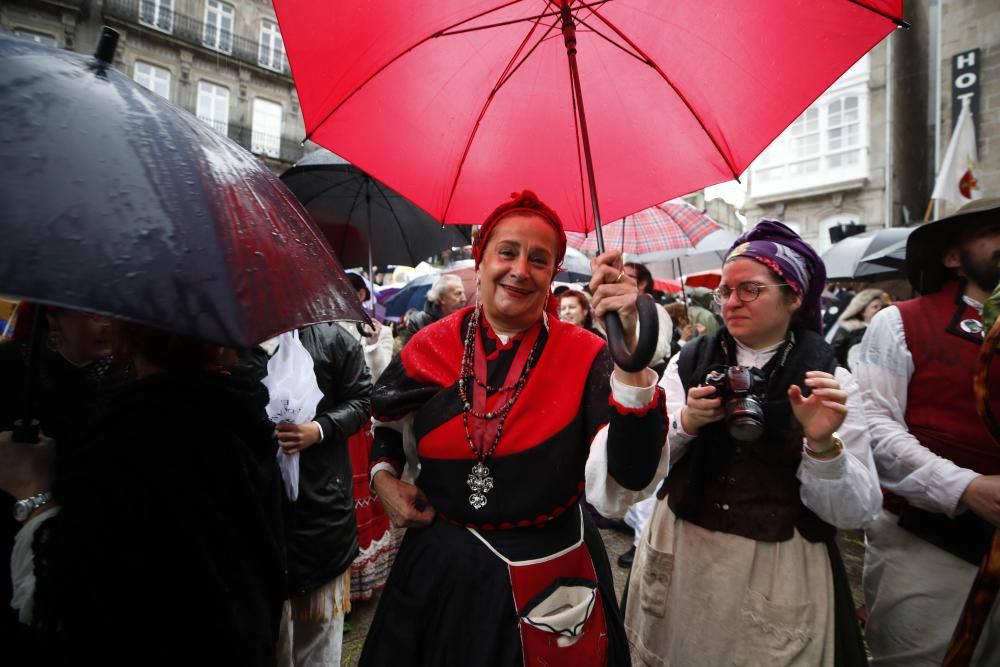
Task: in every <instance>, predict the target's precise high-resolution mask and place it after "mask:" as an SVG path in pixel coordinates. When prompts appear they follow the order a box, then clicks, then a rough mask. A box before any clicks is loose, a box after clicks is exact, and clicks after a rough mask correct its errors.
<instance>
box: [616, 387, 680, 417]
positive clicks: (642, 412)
mask: <svg viewBox="0 0 1000 667" xmlns="http://www.w3.org/2000/svg"><path fill="white" fill-rule="evenodd" d="M608 404H609V405H611V406H612V407H613V408H614V409H615V410H617V411H618V414H620V415H623V416H624V415H633V416H635V417H645V416H646V415H647V414H649V411H650V410H654V409H662V410H665V409H666V404H667V394H666V392H665V391H663V387H659V386H658V387H656V390H655V391H654V392H653V399H652V400H651V401H650V402H649V403H647V404H646V405H644V406H642V407H641V408H627V407H625V406H624V405H622V404H621V403H619V402H618V401H616V400H615V397H614V394H610V395H609V396H608Z"/></svg>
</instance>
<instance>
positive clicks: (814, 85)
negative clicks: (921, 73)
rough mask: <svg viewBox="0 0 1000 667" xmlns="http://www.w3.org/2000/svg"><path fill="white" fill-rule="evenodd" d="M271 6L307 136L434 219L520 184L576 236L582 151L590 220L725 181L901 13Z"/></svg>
mask: <svg viewBox="0 0 1000 667" xmlns="http://www.w3.org/2000/svg"><path fill="white" fill-rule="evenodd" d="M563 7H566V8H567V9H568V10H569V12H570V17H569V18H570V21H571V23H572V25H575V29H576V33H575V53H576V56H575V58H576V62H577V63H578V71H579V83H580V90H579V92H581V93H582V97H581V96H580V95H577V94H576V92H577V91H574V87H573V86H571V81H570V79H571V75H570V71H569V69H570V68H568V67H567V62H568V60H567V45H566V43H565V42H564V39H563V38H562V34H561V30H562V24H561V21H562V19H561V17H560V13H561V9H562V8H563ZM274 8H275V11H276V13H277V16H278V21H279V23H280V26H281V33H282V36H283V39H284V44H285V48H286V50H287V53H288V58H289V62H290V63H291V69H292V72H293V74H294V77H295V83H296V89H297V91H298V95H299V100H300V102H301V105H302V112H303V117H304V120H305V126H306V131H307V133H308V137H309V138H310V139H312V140H313V141H315V142H317V143H319V144H321V145H323V146H325V147H327V148H329V149H330V150H333V151H335V152H336V153H337V154H339V155H342V156H344V157H345V158H347V159H348V160H350V161H351V162H352V163H353V164H356V165H357V166H358V167H360V168H361V169H364V170H365V171H367V172H368V173H371V174H373V175H375V176H376V177H378V178H379V179H380V180H381V181H383V182H385V183H387V184H388V185H390V186H391V187H392V188H394V189H395V190H396V191H397V192H399V193H400V194H402V195H403V196H405V197H407V198H408V199H410V200H411V201H413V202H415V203H416V204H417V205H418V206H420V207H421V208H423V209H424V210H426V211H427V212H429V213H430V214H431V215H432V216H433V217H434V218H436V219H438V220H440V221H442V222H444V223H459V224H469V223H477V224H478V223H479V222H481V221H482V220H483V219H485V217H486V215H487V214H488V213H489V212H490V211H491V210H492V209H493V208H494V207H495V206H496V205H497V204H499V203H500V202H502V201H504V200H506V199H507V198H508V197H509V195H510V192H511V191H512V190H519V189H522V188H530V189H532V190H534V191H535V192H536V193H537V194H538V195H539V196H540V197H541V199H542V200H544V201H545V202H546V203H548V204H549V205H550V206H552V207H553V208H554V209H555V210H556V211H558V212H559V214H560V216H561V217H562V218H563V221H564V222H565V223H566V227H567V229H568V230H571V231H580V232H585V231H589V230H592V229H593V228H594V222H593V210H592V208H593V207H592V206H591V197H590V194H591V193H590V192H589V189H590V186H589V185H588V182H589V178H588V176H587V174H586V171H585V169H584V167H583V165H584V162H585V160H584V157H585V155H584V154H585V153H587V151H586V150H583V149H591V152H592V156H593V162H594V172H595V180H596V188H595V189H596V197H597V199H598V200H599V204H600V208H601V210H602V212H603V216H604V219H606V220H615V219H619V218H622V217H623V216H625V215H628V214H630V213H632V212H634V211H637V210H641V209H643V208H646V207H648V206H652V205H653V204H655V203H657V202H662V201H664V200H665V199H668V198H671V197H674V196H678V195H682V194H686V193H689V192H693V191H695V190H697V189H699V188H702V187H704V186H706V185H710V184H713V183H719V182H723V181H728V180H731V179H733V178H737V177H738V176H739V175H740V174H741V173H742V172H743V171H744V170H745V169H746V168H747V166H748V165H749V164H750V162H751V161H752V160H753V159H754V158H755V157H756V156H757V155H758V154H760V153H761V152H762V151H763V150H764V148H765V147H766V146H767V145H768V144H769V143H771V141H773V140H774V138H775V137H777V136H778V135H779V134H780V133H781V131H782V130H784V129H785V128H786V127H787V126H788V125H789V124H791V122H792V121H793V120H794V119H795V118H796V117H798V116H799V115H800V114H801V113H802V111H803V110H804V109H805V108H807V107H808V106H809V104H810V103H812V102H813V101H814V100H815V99H816V98H817V97H818V96H819V95H820V94H821V93H822V92H823V91H824V90H825V89H826V88H827V87H829V86H830V85H831V84H832V83H833V82H834V81H835V80H836V79H837V78H838V77H839V76H840V75H841V74H842V73H843V72H844V71H846V70H847V69H848V68H849V67H850V66H851V65H852V64H853V63H854V62H855V61H857V60H858V59H859V58H860V57H861V56H862V55H864V54H865V53H866V52H867V51H868V50H869V49H871V48H872V47H873V46H875V45H876V44H877V43H878V42H879V41H880V40H881V39H882V38H883V37H885V36H886V35H887V34H888V33H889V32H891V31H892V30H893V29H894V28H895V27H896V25H898V24H899V23H900V21H899V19H898V17H899V16H900V13H901V11H902V0H853V1H849V0H823V1H821V2H803V1H802V0H757V1H756V2H744V3H733V2H730V1H729V0H699V1H697V2H692V1H688V2H663V0H614V1H609V2H587V3H584V2H579V1H572V0H554V1H550V0H513V1H511V0H425V1H423V2H419V3H412V2H397V1H395V0H372V1H371V2H366V3H362V4H359V3H352V2H322V1H320V0H275V1H274ZM584 98H585V100H586V105H585V109H586V118H587V127H588V128H589V143H587V145H586V146H584V145H583V142H582V141H581V137H580V135H581V134H582V130H583V127H582V124H580V123H578V122H576V111H577V109H578V108H582V107H583V101H584Z"/></svg>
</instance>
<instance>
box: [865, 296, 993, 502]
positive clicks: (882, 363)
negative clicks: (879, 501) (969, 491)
mask: <svg viewBox="0 0 1000 667" xmlns="http://www.w3.org/2000/svg"><path fill="white" fill-rule="evenodd" d="M913 372H914V366H913V357H912V355H911V354H910V350H909V348H908V347H907V345H906V332H905V330H904V329H903V318H902V315H900V312H899V309H898V308H884V309H882V310H881V311H880V312H879V313H877V314H876V315H875V317H874V318H872V321H871V323H870V324H869V325H868V329H867V331H865V337H864V338H863V339H862V341H861V347H860V350H859V351H858V359H857V366H856V368H855V369H854V375H855V377H856V378H857V381H858V385H859V386H860V387H861V393H862V397H863V398H864V403H865V414H866V415H867V418H868V430H869V433H870V434H871V442H872V453H873V456H874V460H875V466H876V468H877V469H878V473H879V476H880V477H881V481H882V486H884V487H885V488H886V489H888V490H890V491H892V492H893V493H896V494H898V495H900V496H902V497H903V498H905V499H906V500H907V501H908V502H909V503H910V504H912V505H914V506H916V507H920V508H922V509H926V510H930V511H932V512H943V513H945V514H947V515H948V516H955V515H956V514H958V513H960V512H961V511H962V510H963V509H964V507H961V506H960V500H961V497H962V494H963V493H964V492H965V488H966V487H967V486H968V485H969V482H971V481H972V480H973V479H975V478H976V477H978V476H979V475H978V474H977V473H976V472H974V471H972V470H968V469H966V468H961V467H959V466H957V465H955V464H954V463H952V462H951V461H949V460H948V459H945V458H942V457H940V456H937V455H936V454H934V453H933V452H931V451H930V450H929V449H927V448H926V447H924V446H923V445H921V444H920V442H919V441H918V440H917V439H916V438H915V437H914V436H912V435H911V434H910V433H909V431H908V430H907V428H906V419H905V415H906V398H907V390H908V388H909V384H910V378H911V377H913ZM845 442H846V441H845Z"/></svg>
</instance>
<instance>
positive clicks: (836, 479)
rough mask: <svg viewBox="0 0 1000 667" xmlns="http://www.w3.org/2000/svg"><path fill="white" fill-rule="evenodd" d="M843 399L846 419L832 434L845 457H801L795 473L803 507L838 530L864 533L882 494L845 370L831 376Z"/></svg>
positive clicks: (855, 391)
mask: <svg viewBox="0 0 1000 667" xmlns="http://www.w3.org/2000/svg"><path fill="white" fill-rule="evenodd" d="M834 377H835V378H836V380H837V382H838V383H840V388H841V389H843V390H844V391H845V392H846V393H847V416H846V417H845V418H844V423H843V424H841V426H840V428H838V429H837V435H839V436H840V439H841V440H843V442H844V451H843V452H841V453H840V454H839V455H838V456H836V457H835V458H833V459H830V460H829V461H820V460H818V459H815V458H813V457H811V456H809V455H808V454H807V453H805V451H803V453H802V463H801V464H800V465H799V469H798V472H797V473H796V475H797V477H798V478H799V481H800V482H801V483H802V486H801V487H800V489H799V497H800V498H801V499H802V503H803V504H804V505H805V506H806V507H808V508H809V509H811V510H812V511H813V512H815V513H816V515H817V516H819V518H821V519H823V520H824V521H826V522H827V523H829V524H831V525H833V526H836V527H837V528H844V529H848V528H864V527H865V526H867V525H868V524H870V523H871V522H872V521H874V520H875V519H876V518H877V517H878V514H879V511H880V510H881V509H882V491H881V489H880V488H879V480H878V472H877V471H876V470H875V460H874V458H873V457H872V450H871V438H870V436H869V434H868V427H867V426H866V424H865V409H864V402H863V400H862V397H861V390H860V388H859V387H858V383H857V381H856V380H855V379H854V378H853V377H852V376H851V374H850V373H849V372H848V371H847V370H846V369H844V368H839V367H838V368H837V370H836V371H835V373H834Z"/></svg>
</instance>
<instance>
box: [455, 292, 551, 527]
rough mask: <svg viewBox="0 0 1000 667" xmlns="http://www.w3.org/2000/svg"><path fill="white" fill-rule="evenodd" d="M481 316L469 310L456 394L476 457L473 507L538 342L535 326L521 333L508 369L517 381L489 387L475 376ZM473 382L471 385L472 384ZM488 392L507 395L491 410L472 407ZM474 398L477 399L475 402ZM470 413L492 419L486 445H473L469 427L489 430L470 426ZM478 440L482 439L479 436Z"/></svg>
mask: <svg viewBox="0 0 1000 667" xmlns="http://www.w3.org/2000/svg"><path fill="white" fill-rule="evenodd" d="M481 318H482V312H481V308H478V307H477V308H476V309H475V310H474V311H473V313H472V318H471V321H470V322H469V329H468V332H467V333H466V336H465V344H464V346H463V349H462V363H461V370H460V373H459V380H458V393H459V396H460V397H461V398H462V424H463V426H464V427H465V438H466V441H467V442H468V443H469V447H470V448H471V449H472V453H473V454H474V455H475V457H476V464H475V465H474V466H473V467H472V472H471V473H470V475H469V477H468V480H467V483H468V486H469V488H470V489H472V494H471V495H470V496H469V504H470V505H472V507H473V508H475V509H477V510H478V509H481V508H482V507H483V506H485V505H486V500H487V499H486V492H488V491H490V490H492V489H493V478H492V477H489V472H490V470H489V468H488V467H486V463H487V462H488V461H489V460H490V458H491V457H492V456H493V453H494V452H495V451H496V449H497V446H498V445H499V444H500V438H501V437H502V435H503V425H504V422H505V421H506V420H507V417H508V415H509V414H510V412H511V410H512V409H513V407H514V403H515V402H516V401H517V399H518V397H519V396H520V395H521V391H522V390H523V389H524V385H525V384H526V383H527V381H528V375H529V374H530V373H531V369H532V368H533V367H534V365H535V360H536V358H537V355H538V351H539V347H540V343H541V340H540V336H539V331H538V330H537V329H533V330H531V332H530V333H529V335H527V336H525V339H524V340H523V341H521V347H520V348H518V351H517V353H516V355H515V358H514V363H513V364H512V366H511V369H510V370H511V372H516V373H517V375H518V377H517V380H515V381H514V382H513V383H512V384H509V385H506V386H501V387H498V388H494V387H491V386H489V385H488V384H487V383H486V382H485V380H484V379H481V378H480V377H479V375H482V376H484V377H485V375H486V372H485V370H486V359H485V354H486V353H485V350H483V349H482V340H481V338H480V337H479V327H480V322H481ZM520 363H523V367H521V369H520V371H519V372H518V371H517V367H518V365H519V364H520ZM477 366H478V367H479V368H478V370H479V374H477V372H476V371H477ZM508 377H509V376H508ZM473 382H474V383H475V385H473ZM476 386H478V387H481V388H482V391H483V392H484V393H483V394H482V395H481V397H478V396H477V392H476ZM490 392H492V393H500V392H504V393H509V394H510V397H509V398H508V399H507V400H506V401H505V402H504V403H503V405H501V406H500V407H499V408H496V409H494V410H486V409H483V410H476V409H475V406H474V403H477V402H478V403H481V404H482V405H483V406H484V408H485V405H486V398H487V395H488V394H489V393H490ZM477 398H479V400H478V401H477ZM470 415H471V416H472V417H474V418H476V419H481V420H484V421H486V422H491V421H493V420H496V424H495V429H496V432H495V434H494V435H493V438H492V442H491V443H490V445H489V447H487V446H486V443H485V442H482V441H481V442H480V443H479V444H478V445H477V443H476V440H477V438H474V437H473V430H476V431H478V433H477V435H480V436H483V435H487V434H488V432H489V431H490V430H493V429H492V428H490V427H489V426H488V425H485V424H484V425H480V427H479V428H475V429H474V428H473V427H472V426H471V425H470V419H469V418H470ZM484 432H485V433H484ZM479 439H480V440H483V438H479Z"/></svg>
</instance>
